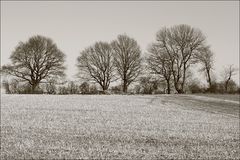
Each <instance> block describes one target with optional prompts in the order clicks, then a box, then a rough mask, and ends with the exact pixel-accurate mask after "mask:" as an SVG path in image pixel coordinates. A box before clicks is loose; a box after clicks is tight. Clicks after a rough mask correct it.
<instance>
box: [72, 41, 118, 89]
mask: <svg viewBox="0 0 240 160" xmlns="http://www.w3.org/2000/svg"><path fill="white" fill-rule="evenodd" d="M112 53H113V52H112V48H111V46H110V45H109V44H108V43H105V42H97V43H95V45H94V46H91V47H88V48H87V49H85V50H84V51H82V52H81V53H80V54H81V55H80V56H79V57H78V59H77V67H78V68H79V75H80V77H81V78H84V79H85V78H86V79H91V80H93V81H95V82H97V83H98V84H99V85H100V86H101V87H102V89H103V92H105V91H106V90H107V89H108V87H109V85H110V83H111V82H112V81H114V80H115V79H114V73H113V72H114V65H113V55H112Z"/></svg>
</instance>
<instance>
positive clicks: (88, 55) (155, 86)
mask: <svg viewBox="0 0 240 160" xmlns="http://www.w3.org/2000/svg"><path fill="white" fill-rule="evenodd" d="M213 55H214V53H213V51H212V50H211V47H210V45H208V44H207V41H206V37H205V36H204V34H203V33H202V32H201V30H200V29H197V28H193V27H191V26H189V25H185V24H181V25H175V26H172V27H169V28H167V27H163V28H162V29H160V30H159V31H158V32H157V33H156V37H155V41H154V42H153V43H151V44H149V46H148V49H147V53H144V55H143V54H142V51H141V48H140V46H139V45H138V43H137V41H136V40H135V39H133V38H131V37H129V36H128V35H126V34H123V35H119V36H118V37H117V38H116V39H115V40H113V41H111V42H110V43H108V42H101V41H99V42H96V43H94V44H93V45H91V46H88V47H86V48H85V49H84V50H83V51H81V52H80V55H79V56H78V57H77V63H76V66H77V68H78V73H76V74H77V76H78V78H79V81H77V82H73V81H71V82H61V83H60V81H63V79H64V77H65V69H66V68H65V65H64V63H65V58H66V55H65V54H64V53H63V52H62V51H61V50H59V49H58V47H57V45H56V44H55V43H54V42H53V41H52V40H51V39H50V38H47V37H43V36H40V35H37V36H33V37H31V38H30V39H29V40H28V41H27V42H20V43H19V44H18V45H17V47H16V48H15V50H14V51H13V52H12V54H11V56H10V60H11V64H8V65H4V66H3V67H2V68H1V74H3V75H8V76H11V78H10V80H5V81H4V82H3V87H4V88H5V91H6V93H9V94H15V93H18V94H24V93H26V94H27V93H39V94H111V93H115V94H120V93H121V94H122V93H124V94H127V93H128V94H165V93H167V94H170V93H179V94H183V93H206V92H207V93H239V86H237V85H236V83H235V82H234V81H233V80H232V77H233V76H234V75H235V74H236V72H237V70H238V69H237V68H235V67H234V66H233V65H229V66H227V67H226V68H225V69H224V71H223V72H222V75H221V79H219V80H216V78H214V77H215V75H214V69H213V66H214V58H213V57H214V56H213ZM197 64H198V66H200V69H199V73H203V74H204V75H205V78H206V82H207V86H201V83H200V82H199V80H196V79H192V78H193V76H192V73H191V68H194V67H195V66H197ZM80 82H83V83H81V84H79V83H80ZM113 82H114V83H113ZM112 84H117V85H115V86H112Z"/></svg>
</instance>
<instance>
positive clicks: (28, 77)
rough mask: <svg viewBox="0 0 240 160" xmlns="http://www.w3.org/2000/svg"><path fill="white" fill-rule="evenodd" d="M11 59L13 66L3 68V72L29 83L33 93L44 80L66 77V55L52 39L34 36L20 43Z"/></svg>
mask: <svg viewBox="0 0 240 160" xmlns="http://www.w3.org/2000/svg"><path fill="white" fill-rule="evenodd" d="M10 59H11V61H12V64H11V65H5V66H3V67H2V71H3V72H5V73H7V74H10V75H12V76H15V77H18V78H19V79H21V80H22V81H26V82H28V83H29V84H30V85H31V88H32V89H31V90H32V93H34V91H35V89H36V87H37V86H38V85H39V83H40V82H41V81H42V80H44V79H46V78H48V77H51V76H55V77H56V76H64V72H63V71H64V69H65V67H64V66H63V63H64V61H65V55H64V53H63V52H61V51H60V50H59V49H58V48H57V46H56V44H54V43H53V41H52V40H51V39H49V38H46V37H43V36H39V35H37V36H33V37H31V38H30V39H29V40H28V41H27V42H25V43H24V42H20V43H19V44H18V46H17V47H16V49H15V50H14V51H13V53H12V54H11V56H10Z"/></svg>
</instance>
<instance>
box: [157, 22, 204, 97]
mask: <svg viewBox="0 0 240 160" xmlns="http://www.w3.org/2000/svg"><path fill="white" fill-rule="evenodd" d="M156 41H157V42H156V43H157V44H158V46H159V47H160V48H161V49H163V50H165V52H166V53H167V54H168V57H169V59H170V61H171V69H172V75H173V80H174V86H175V89H176V91H177V92H178V93H184V92H185V91H184V87H185V81H186V73H187V72H186V71H187V70H188V69H189V67H190V64H192V63H194V61H193V55H194V54H196V53H197V52H199V49H200V48H202V47H203V45H204V43H205V37H204V35H203V34H202V32H201V31H200V30H198V29H195V28H192V27H191V26H188V25H184V24H183V25H176V26H173V27H171V28H163V29H161V30H160V31H159V32H158V33H157V36H156Z"/></svg>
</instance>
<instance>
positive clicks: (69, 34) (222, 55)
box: [1, 1, 239, 81]
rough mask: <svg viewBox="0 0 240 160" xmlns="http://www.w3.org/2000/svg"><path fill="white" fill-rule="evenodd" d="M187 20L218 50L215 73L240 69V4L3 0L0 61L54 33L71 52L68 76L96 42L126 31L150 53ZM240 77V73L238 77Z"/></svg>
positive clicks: (74, 72) (58, 41)
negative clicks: (161, 33) (168, 30)
mask: <svg viewBox="0 0 240 160" xmlns="http://www.w3.org/2000/svg"><path fill="white" fill-rule="evenodd" d="M176 24H188V25H191V26H192V27H196V28H199V29H201V30H202V32H203V33H204V34H205V35H206V37H207V42H208V44H210V45H211V46H212V50H213V52H214V53H215V72H216V73H217V74H218V75H220V74H219V73H220V72H221V70H223V67H224V66H226V65H229V64H234V65H235V66H236V67H239V2H238V1H231V2H228V1H226V2H223V1H220V2H216V1H212V2H208V1H204V2H194V1H192V2H191V1H187V2H173V1H171V2H161V1H159V2H143V1H139V2H137V1H132V2H126V1H123V2H114V1H112V2H107V1H105V2H78V1H72V2H67V1H59V2H56V1H52V2H34V1H33V2H27V1H26V2H7V1H5V2H2V1H1V64H2V65H3V64H7V63H9V62H10V60H9V56H10V54H11V52H12V51H13V50H14V48H15V47H16V45H17V44H18V43H19V41H24V42H25V41H27V40H28V38H29V37H31V36H33V35H37V34H39V35H43V36H46V37H50V38H51V39H53V40H54V42H55V43H56V44H57V45H58V47H59V48H60V49H61V50H62V51H63V52H64V53H65V54H66V55H67V59H66V66H67V71H66V73H67V75H68V78H69V79H73V78H74V75H75V74H76V73H77V68H76V66H75V65H76V59H77V56H79V52H80V51H81V50H83V49H84V48H86V47H88V46H89V45H92V44H93V43H94V42H96V41H107V42H110V41H111V40H113V39H115V38H116V37H117V35H118V34H122V33H126V34H127V35H129V36H131V37H133V38H135V39H136V40H137V42H138V43H139V45H140V46H141V49H142V51H143V53H144V52H146V49H147V46H148V45H149V43H151V42H153V41H154V39H155V34H156V32H157V31H158V30H159V29H161V28H162V27H164V26H166V27H171V26H172V25H176ZM238 77H239V76H238V75H237V76H235V78H234V79H235V80H236V81H238V79H239V78H238Z"/></svg>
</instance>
